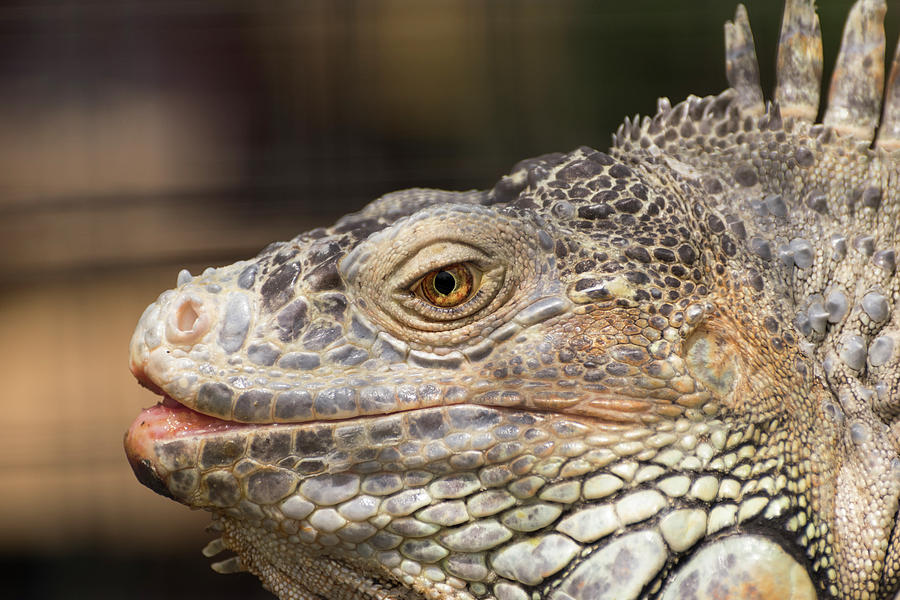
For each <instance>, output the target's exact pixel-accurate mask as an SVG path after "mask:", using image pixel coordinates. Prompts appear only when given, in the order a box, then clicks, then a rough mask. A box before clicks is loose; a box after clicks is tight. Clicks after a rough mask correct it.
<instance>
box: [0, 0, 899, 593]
mask: <svg viewBox="0 0 900 600" xmlns="http://www.w3.org/2000/svg"><path fill="white" fill-rule="evenodd" d="M735 4H736V2H734V1H732V0H706V1H695V2H689V3H684V2H672V1H671V0H628V1H615V2H613V1H609V0H603V1H600V0H594V1H577V0H563V1H557V2H546V1H536V0H516V1H493V2H482V1H462V0H435V1H429V2H422V1H420V0H367V1H359V2H338V1H332V0H321V1H297V2H266V3H251V2H246V1H244V0H234V1H227V0H216V1H203V2H196V1H191V0H179V1H174V0H173V1H169V0H161V1H155V2H132V1H129V0H91V1H88V0H84V1H65V0H60V1H50V0H48V1H37V2H29V3H16V2H9V1H7V2H4V3H2V5H0V375H2V388H0V389H2V396H0V481H2V484H0V490H2V491H0V581H3V590H4V591H3V594H4V597H7V598H125V597H128V598H185V599H191V600H198V599H201V598H270V596H268V594H266V593H265V592H263V591H262V590H261V588H260V587H259V585H258V583H257V582H256V580H255V578H253V577H251V576H249V575H229V576H222V575H216V574H214V573H213V572H212V571H211V570H209V567H208V564H209V561H208V560H206V559H204V558H203V557H202V556H201V555H200V548H201V547H202V546H203V545H204V544H205V543H206V542H207V541H209V539H211V536H210V535H209V534H206V533H204V528H205V526H206V525H207V523H208V522H209V517H208V515H207V514H205V513H200V512H191V511H189V510H187V509H185V508H184V507H182V506H180V505H177V504H175V503H174V502H171V501H169V500H166V499H164V498H162V497H159V496H156V495H155V494H153V492H151V491H149V490H148V489H146V488H144V487H142V486H141V485H139V484H138V483H137V481H136V480H135V478H134V476H133V475H132V473H131V470H130V468H129V467H128V464H127V462H126V460H125V457H124V454H123V451H122V443H121V442H122V435H123V433H124V431H125V430H126V429H127V427H128V426H129V424H130V423H131V421H132V420H133V419H134V418H135V417H136V416H137V414H138V412H139V410H140V409H141V408H142V407H145V406H149V405H152V404H154V403H155V402H156V398H155V396H153V395H152V394H151V393H150V392H147V391H145V390H142V389H141V388H139V387H138V386H137V384H136V383H135V382H134V380H133V378H132V377H131V375H130V373H129V372H128V370H127V345H128V340H129V338H130V335H131V332H132V329H133V327H134V325H135V323H136V321H137V318H138V316H139V315H140V314H141V312H142V311H143V309H144V307H145V306H146V305H147V304H148V303H150V302H151V301H152V300H153V299H155V297H156V296H157V295H158V294H159V292H161V291H162V290H164V289H166V288H169V287H172V286H173V285H174V284H175V275H176V273H177V272H178V270H179V269H180V268H182V267H187V268H190V269H191V270H192V271H194V272H197V271H198V270H202V269H203V268H204V267H206V266H209V265H222V264H227V263H230V262H233V261H234V260H237V259H241V258H247V257H249V256H252V255H254V254H255V253H256V252H257V251H258V250H259V249H261V248H262V247H263V246H265V245H266V244H267V243H268V242H270V241H273V240H278V239H288V238H290V237H293V236H294V235H295V234H296V233H298V232H300V231H303V230H306V229H309V228H312V227H316V226H320V225H327V224H329V223H330V222H332V221H333V220H334V219H335V218H336V217H338V216H339V215H341V214H343V213H345V212H348V211H353V210H357V209H359V208H360V207H362V206H363V205H364V204H365V203H367V202H368V201H370V200H372V199H374V198H376V197H377V196H379V195H380V194H383V193H385V192H388V191H391V190H395V189H400V188H404V187H413V186H425V187H441V188H446V189H470V188H489V187H491V186H492V185H493V184H494V182H495V181H496V180H497V179H498V178H499V177H500V176H501V175H502V174H504V173H505V172H507V171H508V170H509V168H510V167H511V166H512V165H513V164H514V163H515V162H516V161H518V160H520V159H523V158H526V157H529V156H533V155H538V154H543V153H546V152H551V151H567V150H571V149H574V148H575V147H577V146H579V145H591V146H594V147H597V148H600V149H605V148H606V147H607V146H608V144H609V134H610V133H611V132H612V131H613V130H614V129H615V128H616V127H617V126H618V124H619V123H620V122H621V120H622V118H623V117H624V116H625V115H633V114H635V113H641V114H653V113H654V112H655V108H656V98H657V97H658V96H663V95H666V96H668V97H670V98H671V99H672V100H673V103H674V101H677V100H680V99H682V98H684V97H685V96H687V95H688V94H691V93H693V94H697V95H705V94H711V93H717V92H718V91H720V90H722V89H723V88H724V87H725V85H726V84H725V78H724V74H723V73H724V68H723V57H722V56H723V53H722V45H723V42H722V23H723V22H724V21H725V20H726V19H728V18H731V16H732V15H733V14H734V12H733V11H734V7H735ZM819 4H820V5H821V12H822V24H823V29H824V33H825V52H826V59H825V62H826V65H829V66H830V64H831V62H832V61H833V59H834V56H835V53H836V51H837V47H838V42H839V36H840V31H841V28H842V22H843V18H844V15H845V13H846V10H847V6H848V5H849V2H844V1H841V2H834V1H825V0H823V1H821V2H819ZM748 8H749V12H750V19H751V22H752V24H753V28H754V33H755V35H756V39H757V44H758V47H759V50H758V52H759V57H760V62H761V64H762V66H763V85H764V87H765V88H766V89H767V90H771V88H772V85H773V73H772V68H771V66H772V65H773V64H774V52H775V43H776V40H777V36H778V28H779V26H780V19H781V15H780V13H781V3H780V2H778V1H775V0H766V1H764V2H755V1H751V2H750V3H749V6H748ZM895 8H896V7H895ZM888 16H889V19H890V22H889V24H888V26H889V37H888V39H889V52H892V51H893V44H894V40H895V39H896V35H897V29H898V20H900V11H897V10H895V12H894V13H893V14H889V15H888ZM829 72H830V70H829Z"/></svg>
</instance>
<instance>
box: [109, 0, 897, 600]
mask: <svg viewBox="0 0 900 600" xmlns="http://www.w3.org/2000/svg"><path fill="white" fill-rule="evenodd" d="M884 14H885V3H884V1H883V0H859V1H858V2H857V3H856V4H855V5H854V7H853V8H852V10H851V12H850V15H849V17H848V19H847V23H846V26H845V31H844V36H843V42H842V47H841V52H840V54H839V57H838V61H837V65H836V68H835V70H834V78H833V80H832V82H831V85H830V88H829V92H828V98H827V101H826V103H825V108H824V118H823V122H822V123H817V122H816V115H817V114H819V108H820V107H819V92H820V88H821V81H820V80H821V74H822V41H821V34H820V31H819V21H818V17H817V16H816V14H815V9H814V5H813V2H811V1H809V0H788V1H787V5H786V9H785V16H784V22H783V24H782V33H781V38H780V44H779V50H778V69H777V76H778V81H777V86H776V90H775V93H774V99H773V100H772V101H770V102H767V101H766V100H765V95H764V94H763V92H762V90H761V88H760V85H759V69H758V66H757V62H756V54H755V48H754V43H753V36H752V32H751V30H750V25H749V22H748V20H747V13H746V11H745V10H744V8H743V7H738V9H737V13H736V17H735V19H734V22H733V23H728V24H727V25H726V27H725V37H726V72H727V75H728V80H729V84H730V88H729V89H728V90H726V91H725V92H723V93H721V94H720V95H718V96H714V97H706V98H697V97H690V98H688V99H687V100H685V101H684V102H681V103H679V104H677V105H675V106H671V105H670V103H669V102H668V101H667V100H661V101H660V103H659V109H658V111H657V113H656V114H655V115H654V116H652V117H645V118H643V119H637V118H636V119H635V120H629V119H626V121H625V123H624V124H623V125H622V126H621V127H620V128H619V130H618V131H617V132H616V133H615V135H614V136H613V146H612V148H610V149H609V151H608V152H606V153H604V152H598V151H596V150H592V149H590V148H580V149H578V150H575V151H574V152H571V153H568V154H550V155H545V156H542V157H538V158H534V159H530V160H526V161H523V162H521V163H519V164H518V165H516V166H515V167H514V169H513V171H512V173H510V174H509V175H507V176H505V177H503V178H502V179H501V180H500V181H499V182H498V183H497V185H496V186H495V187H494V188H493V189H492V190H491V191H489V192H488V191H486V192H465V193H453V192H444V191H439V190H406V191H401V192H396V193H393V194H389V195H387V196H385V197H383V198H381V199H379V200H376V201H375V202H373V203H372V204H370V205H369V206H368V207H366V208H364V209H363V210H362V211H361V212H359V213H356V214H353V215H348V216H347V217H344V218H343V219H341V220H340V221H339V222H338V223H336V224H335V225H334V226H333V227H331V228H328V229H321V230H315V231H312V232H308V233H305V234H301V235H300V236H298V237H297V238H295V239H294V240H292V241H290V242H284V243H276V244H273V245H272V246H270V247H269V248H268V249H266V250H265V251H264V252H263V253H261V254H260V255H259V256H258V257H256V258H255V259H253V260H251V261H243V262H241V263H237V264H236V265H232V266H229V267H222V268H221V269H216V270H213V271H211V272H209V273H204V274H203V275H202V276H199V277H197V278H193V279H192V278H190V277H189V276H187V277H184V278H183V279H182V276H179V287H178V288H177V289H176V290H174V291H171V292H166V293H164V294H163V295H162V296H161V297H160V299H159V300H158V301H157V302H156V303H154V304H153V305H151V306H150V307H149V308H148V310H147V312H145V314H144V316H143V317H142V319H141V323H140V325H139V327H138V330H137V331H136V333H135V337H134V339H133V340H132V348H131V359H132V370H133V371H134V372H135V374H136V375H137V376H138V377H139V378H140V379H141V380H142V381H143V382H144V383H146V384H147V385H148V386H149V387H151V388H153V389H157V390H161V391H162V392H164V393H165V394H166V395H168V396H169V397H170V399H171V400H172V401H174V402H172V403H170V402H169V401H167V403H164V405H162V406H159V407H156V408H155V409H151V412H148V413H147V414H145V415H144V416H143V417H142V418H141V419H139V420H138V421H136V423H135V425H133V426H132V430H131V431H129V434H128V437H127V438H126V448H127V450H128V453H129V458H130V459H131V461H132V464H133V466H134V468H135V471H136V472H137V474H138V477H139V478H140V480H141V481H142V482H144V483H145V484H146V485H148V486H150V487H152V488H153V489H154V490H156V491H159V492H160V493H163V494H165V495H168V496H170V497H172V498H175V499H177V500H179V501H181V502H184V503H186V504H189V505H191V506H195V507H202V508H205V509H207V510H210V511H212V512H214V513H216V514H217V515H218V517H217V527H218V529H219V530H220V531H221V532H222V540H221V541H219V542H214V543H213V544H211V545H210V547H209V548H208V549H209V553H210V554H216V553H218V552H219V551H221V550H224V549H231V550H233V551H235V552H236V553H237V554H238V556H239V558H235V559H232V560H226V561H223V562H220V563H216V565H217V566H216V567H215V568H217V569H218V570H221V571H233V570H240V569H247V570H250V571H251V572H253V573H255V574H257V575H258V576H259V577H260V578H261V579H262V580H263V582H264V583H265V584H266V585H267V586H268V587H269V588H270V589H272V590H273V591H274V592H275V593H276V594H277V595H279V597H282V598H292V599H293V598H296V599H301V598H303V599H305V598H321V597H325V598H337V599H345V598H346V599H351V598H364V599H371V598H384V599H388V598H410V599H413V598H436V599H457V600H464V599H472V598H484V599H488V598H490V599H495V600H522V599H525V598H541V599H546V600H595V599H598V598H662V599H664V600H670V599H672V598H680V597H695V598H718V597H766V598H786V597H791V598H813V597H819V598H842V599H843V598H847V599H851V598H852V599H862V598H891V597H894V596H895V594H897V592H898V589H900V531H898V530H897V529H896V528H895V523H896V517H897V510H898V506H900V504H898V498H900V424H898V419H900V309H898V308H897V302H898V300H900V278H898V277H897V274H896V267H897V265H896V260H897V259H896V253H897V250H898V242H900V240H898V223H900V54H898V55H895V57H894V60H893V64H892V66H891V68H890V71H889V75H888V78H887V85H886V87H885V84H884V81H885V77H884V73H885V70H884V49H885V40H884V31H883V26H882V20H883V17H884ZM438 280H440V282H441V283H440V284H439V285H438V284H436V283H434V282H436V281H438ZM423 281H424V282H426V284H427V285H431V286H432V287H431V288H428V289H427V290H426V291H427V293H422V285H423V283H422V282H423ZM460 282H462V283H460ZM454 286H456V287H454ZM438 296H439V298H438V300H435V298H436V297H438ZM173 405H174V407H173ZM197 412H199V413H203V414H205V415H208V416H207V417H202V416H199V415H197V414H196V413H197ZM201 429H202V431H201Z"/></svg>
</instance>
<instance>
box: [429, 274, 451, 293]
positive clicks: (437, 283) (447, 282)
mask: <svg viewBox="0 0 900 600" xmlns="http://www.w3.org/2000/svg"><path fill="white" fill-rule="evenodd" d="M434 289H435V290H436V291H437V293H439V294H443V295H445V296H446V295H447V294H449V293H450V292H452V291H453V290H455V289H456V276H455V275H454V274H453V273H450V272H449V271H441V272H440V273H438V274H437V275H435V276H434Z"/></svg>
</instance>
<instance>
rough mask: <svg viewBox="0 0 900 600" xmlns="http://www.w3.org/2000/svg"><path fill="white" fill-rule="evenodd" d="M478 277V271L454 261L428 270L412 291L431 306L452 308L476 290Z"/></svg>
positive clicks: (479, 276) (479, 277)
mask: <svg viewBox="0 0 900 600" xmlns="http://www.w3.org/2000/svg"><path fill="white" fill-rule="evenodd" d="M480 279H481V274H480V272H478V271H476V270H475V269H474V268H473V267H472V266H470V265H468V264H466V263H456V264H452V265H447V266H444V267H441V268H439V269H435V270H433V271H430V272H428V273H427V274H426V275H425V276H424V277H422V279H420V280H419V281H418V282H416V284H415V286H413V290H412V291H413V292H414V293H415V294H416V295H417V296H419V297H420V298H422V300H425V301H426V302H428V303H429V304H431V305H432V306H436V307H438V308H453V307H456V306H459V305H460V304H463V303H464V302H466V301H467V300H469V299H470V298H471V297H472V296H473V295H474V294H475V292H476V291H478V283H479V280H480Z"/></svg>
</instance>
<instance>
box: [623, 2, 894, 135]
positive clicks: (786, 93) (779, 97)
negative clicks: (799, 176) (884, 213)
mask: <svg viewBox="0 0 900 600" xmlns="http://www.w3.org/2000/svg"><path fill="white" fill-rule="evenodd" d="M885 12H886V5H885V1H884V0H858V1H857V2H856V4H855V5H854V6H853V8H852V9H851V11H850V14H849V16H848V17H847V21H846V24H845V26H844V34H843V39H842V42H841V49H840V53H839V55H838V58H837V61H836V64H835V69H834V75H833V77H832V80H831V85H830V88H829V94H828V102H827V107H826V109H825V114H824V119H823V121H822V123H823V124H824V127H815V128H813V129H812V130H811V133H814V134H815V135H816V136H818V139H819V140H820V141H822V142H828V141H830V140H831V135H832V132H834V133H836V134H838V136H839V137H842V138H845V139H849V140H856V141H859V142H867V143H872V142H873V141H874V148H875V149H880V150H883V151H894V150H898V149H900V45H898V48H897V52H896V53H895V55H894V60H893V63H892V66H891V71H890V76H889V78H888V84H887V87H886V88H885V85H884V66H885V65H884V50H885V34H884V16H885ZM725 61H726V75H727V78H728V83H729V85H730V88H729V89H728V90H726V91H725V92H724V93H722V94H720V95H719V96H717V97H706V98H702V99H701V98H697V97H690V98H688V99H687V100H685V101H684V102H682V103H680V104H678V105H676V106H675V107H674V108H672V107H671V106H670V104H669V102H668V101H667V100H661V101H660V104H659V107H658V110H657V113H656V115H655V116H654V117H653V118H652V119H651V118H647V117H645V118H643V119H640V120H639V119H638V118H637V117H635V118H634V119H633V120H632V119H626V120H625V122H624V123H623V125H622V126H620V127H619V129H618V130H617V132H616V133H615V134H614V135H613V145H614V146H615V147H616V148H622V149H625V150H628V149H630V147H633V145H634V144H633V142H638V141H640V142H641V144H640V145H641V146H643V147H644V148H647V147H649V146H651V145H653V144H651V143H648V142H656V141H659V142H663V143H662V144H656V145H657V146H658V147H660V148H664V147H665V143H664V142H665V135H666V134H668V135H669V136H673V135H677V134H678V133H679V129H681V130H685V129H690V128H697V127H711V126H716V125H718V127H719V128H720V129H719V131H718V132H717V133H727V132H728V130H729V129H730V130H737V129H740V128H743V129H744V130H745V131H746V130H748V129H749V128H750V127H751V122H750V121H747V119H750V118H753V119H756V120H757V123H756V126H757V127H758V128H759V129H762V130H765V129H771V130H774V129H775V128H776V126H777V127H778V128H779V129H780V128H781V127H782V125H783V119H791V120H795V121H796V122H800V123H806V124H807V125H812V124H813V123H814V121H815V118H816V115H817V114H818V112H819V90H820V88H821V80H822V34H821V30H820V27H819V18H818V16H817V15H816V11H815V5H814V2H813V1H812V0H787V2H786V6H785V11H784V20H783V23H782V28H781V36H780V40H779V45H778V59H777V68H776V77H777V84H776V88H775V95H774V103H772V104H767V103H766V102H765V100H764V94H763V92H762V88H761V87H760V83H759V66H758V63H757V59H756V51H755V49H754V44H753V34H752V32H751V30H750V23H749V20H748V18H747V11H746V9H745V8H744V7H743V5H739V6H738V9H737V12H736V14H735V18H734V21H733V22H728V23H726V24H725ZM882 100H884V107H883V111H882ZM710 117H715V118H713V119H711V118H710ZM723 119H724V121H725V124H723V123H722V122H721V121H722V120H723ZM711 120H713V121H719V123H713V124H710V123H709V121H711ZM790 127H791V126H790V125H786V126H785V129H786V130H787V131H790ZM667 130H668V131H667ZM876 131H877V136H876ZM687 133H692V132H690V131H688V132H687ZM660 134H662V135H661V136H660ZM654 136H657V137H659V139H658V140H657V139H654ZM629 142H632V143H629Z"/></svg>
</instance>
